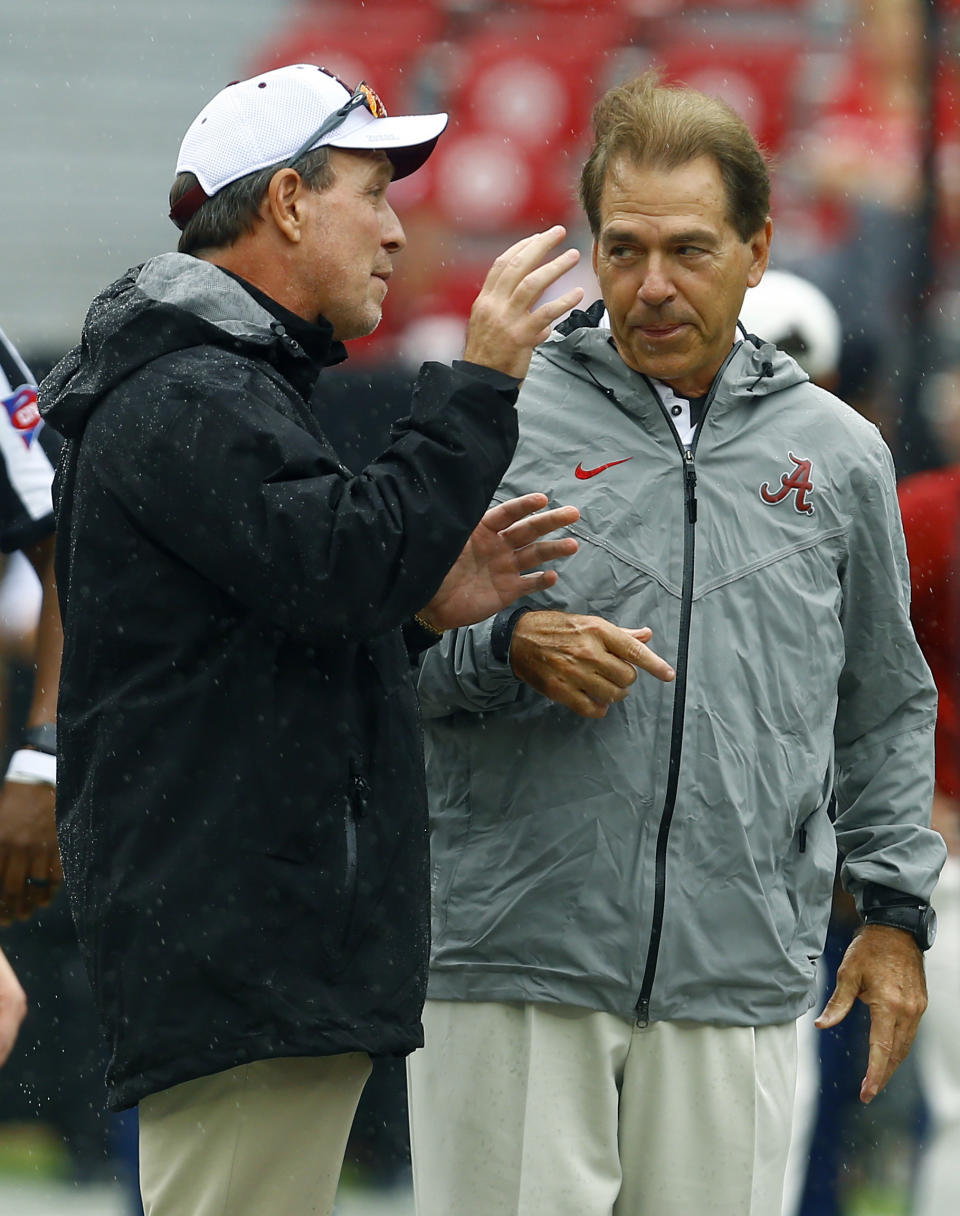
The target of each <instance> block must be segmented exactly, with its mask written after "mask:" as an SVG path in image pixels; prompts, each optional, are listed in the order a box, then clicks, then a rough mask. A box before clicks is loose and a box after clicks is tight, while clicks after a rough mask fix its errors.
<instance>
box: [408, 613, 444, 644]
mask: <svg viewBox="0 0 960 1216" xmlns="http://www.w3.org/2000/svg"><path fill="white" fill-rule="evenodd" d="M413 619H414V620H415V621H416V622H417V624H418V625H419V626H420V628H421V629H425V630H426V631H427V633H432V634H433V636H434V637H435V638H442V637H443V630H442V629H438V628H437V627H436V625H431V624H430V622H429V621H427V620H424V618H423V617H422V616H421V615H420V613H419V612H415V613H414V614H413Z"/></svg>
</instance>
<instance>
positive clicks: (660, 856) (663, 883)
mask: <svg viewBox="0 0 960 1216" xmlns="http://www.w3.org/2000/svg"><path fill="white" fill-rule="evenodd" d="M735 350H736V346H735V347H734V348H733V350H731V352H730V354H729V355H728V356H727V357H726V359H725V360H724V361H723V366H722V367H721V368H720V370H719V371H718V372H717V374H716V376H715V377H714V380H713V384H712V385H711V386H710V391H709V393H708V394H707V398H706V400H705V401H704V403H703V413H702V414H701V415H700V421H699V423H698V424H697V429H696V431H695V432H694V436H693V440H692V442H691V444H690V446H689V447H687V446H686V444H685V443H683V441H682V440H681V439H680V436H679V435H678V434H677V431H676V428H675V427H674V425H673V423H672V421H671V419H670V416H669V414H668V413H667V411H666V408H665V406H664V404H663V402H662V401H661V400H660V394H659V393H658V392H657V391H656V389H655V388H654V387H653V385H652V384H650V381H649V379H647V378H646V377H645V379H647V384H648V386H649V388H650V391H651V393H653V396H654V398H655V399H656V401H657V403H658V404H659V406H660V409H661V411H662V413H663V416H664V417H665V418H666V420H667V422H668V423H669V425H670V430H671V432H672V434H673V437H674V440H675V441H676V444H677V448H678V449H679V452H680V457H681V460H682V461H683V465H682V467H683V499H684V507H685V513H684V521H683V583H682V586H681V592H680V632H679V638H678V641H677V661H676V664H675V668H676V673H677V675H676V681H675V684H674V695H673V720H672V722H671V726H670V759H669V763H668V766H667V789H666V793H665V795H664V800H663V810H662V811H661V812H660V828H659V831H658V832H657V848H656V854H655V860H654V889H653V919H652V921H651V923H650V936H649V938H648V939H647V961H646V965H645V967H644V970H643V978H642V980H641V981H640V995H639V996H638V997H637V1002H636V1005H635V1006H634V1010H635V1013H636V1024H637V1026H638V1027H640V1028H644V1027H647V1026H649V1025H650V995H651V993H652V992H653V983H654V980H655V979H656V974H657V963H658V962H659V959H660V939H661V937H662V935H663V912H664V907H665V906H666V901H667V846H668V844H669V842H670V825H671V824H672V822H673V813H674V811H675V809H676V803H677V787H678V785H679V784H680V758H681V754H682V752H683V726H684V720H685V715H686V704H687V665H688V660H689V652H690V621H691V617H692V615H693V572H694V557H695V551H696V523H697V460H696V457H697V444H698V443H699V441H700V435H701V433H702V431H703V426H704V423H705V422H706V418H707V413H708V411H709V409H710V406H711V405H712V404H713V399H714V397H715V395H716V391H717V388H718V387H719V385H720V381H721V380H722V378H723V373H724V372H725V371H726V368H727V364H728V363H729V362H730V360H731V358H732V357H733V354H734V351H735Z"/></svg>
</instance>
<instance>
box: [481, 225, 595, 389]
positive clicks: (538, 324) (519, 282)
mask: <svg viewBox="0 0 960 1216" xmlns="http://www.w3.org/2000/svg"><path fill="white" fill-rule="evenodd" d="M566 235H567V230H566V229H565V228H563V227H562V226H561V225H559V224H558V225H556V227H554V228H548V229H547V231H546V232H538V233H535V234H534V235H533V236H528V237H524V238H523V240H522V241H517V243H516V244H515V245H511V246H510V248H509V249H507V250H506V251H505V252H504V253H501V254H500V256H499V257H498V258H497V260H496V261H495V262H494V263H493V265H492V266H491V268H490V271H489V273H488V274H487V277H486V279H485V280H484V284H483V287H481V289H480V294H479V295H478V296H477V298H476V300H474V303H473V308H472V309H471V311H470V322H469V324H468V326H467V341H466V347H465V349H464V353H463V357H464V359H466V360H467V361H468V362H470V363H479V364H481V365H482V366H484V367H492V368H496V369H497V370H498V371H501V372H506V373H507V375H510V376H516V377H518V379H521V380H522V379H523V377H524V376H525V375H526V374H527V369H528V368H529V367H530V356H531V355H532V353H533V348H534V347H535V346H536V345H537V344H538V343H539V342H544V341H546V339H547V338H548V337H549V336H550V327H551V325H552V324H553V322H554V321H556V320H557V318H558V317H561V316H563V314H564V313H565V312H566V311H567V310H568V309H570V308H573V307H574V305H576V304H579V303H580V301H581V300H582V299H583V291H582V289H581V288H579V287H578V288H575V289H574V290H572V291H568V292H565V293H564V294H563V295H561V296H557V298H556V299H554V300H550V301H548V302H547V303H544V304H540V305H539V307H536V303H537V301H538V300H539V299H540V297H541V295H543V293H544V291H545V290H546V289H547V288H548V287H549V286H550V285H551V283H555V282H556V281H557V279H559V278H560V276H561V275H563V274H566V272H567V271H568V270H571V269H572V268H573V267H574V266H576V264H577V262H578V261H579V260H580V254H579V253H578V252H577V250H576V249H566V250H564V252H563V253H561V254H559V255H558V256H557V257H555V258H554V259H553V260H552V261H550V262H547V263H546V264H545V265H540V263H541V262H542V261H543V258H544V257H545V256H546V255H547V254H548V253H549V252H550V250H551V249H554V248H556V246H557V245H559V244H560V242H561V241H562V240H563V238H564V237H565V236H566Z"/></svg>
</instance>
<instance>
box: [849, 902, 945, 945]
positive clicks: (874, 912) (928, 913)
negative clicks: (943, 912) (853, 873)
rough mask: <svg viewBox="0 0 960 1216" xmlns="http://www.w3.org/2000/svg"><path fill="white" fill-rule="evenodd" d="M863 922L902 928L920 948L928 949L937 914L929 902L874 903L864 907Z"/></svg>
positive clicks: (935, 929)
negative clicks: (886, 905) (884, 905)
mask: <svg viewBox="0 0 960 1216" xmlns="http://www.w3.org/2000/svg"><path fill="white" fill-rule="evenodd" d="M863 923H864V924H865V925H888V926H889V927H890V928H891V929H904V930H906V932H907V933H909V934H910V935H911V936H912V937H913V940H914V941H915V942H916V943H917V945H918V946H919V947H920V949H921V950H929V949H930V947H931V946H932V945H933V942H934V938H935V937H936V936H937V914H936V912H934V910H933V908H931V907H930V905H929V904H921V903H916V904H895V905H892V906H889V907H883V906H882V905H874V906H873V907H870V908H864V910H863Z"/></svg>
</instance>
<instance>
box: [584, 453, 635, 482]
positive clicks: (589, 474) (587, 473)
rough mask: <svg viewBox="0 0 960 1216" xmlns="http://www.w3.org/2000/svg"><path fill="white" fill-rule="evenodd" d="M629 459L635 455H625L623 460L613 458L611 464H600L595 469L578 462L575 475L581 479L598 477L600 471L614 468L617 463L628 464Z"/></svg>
mask: <svg viewBox="0 0 960 1216" xmlns="http://www.w3.org/2000/svg"><path fill="white" fill-rule="evenodd" d="M628 460H633V457H632V456H624V458H623V459H622V460H611V461H610V463H609V464H601V465H598V466H597V468H595V469H585V468H584V467H583V465H582V464H578V465H577V467H576V468H575V469H574V470H573V475H574V477H576V478H578V479H579V480H580V481H586V480H587V478H588V477H596V475H597V474H598V473H602V472H603V471H604V470H605V469H612V468H613V466H614V465H615V464H626V463H627V461H628Z"/></svg>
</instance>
